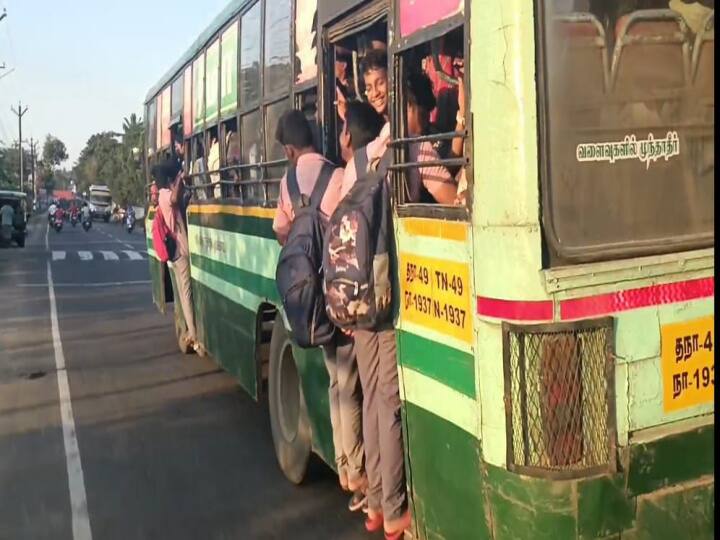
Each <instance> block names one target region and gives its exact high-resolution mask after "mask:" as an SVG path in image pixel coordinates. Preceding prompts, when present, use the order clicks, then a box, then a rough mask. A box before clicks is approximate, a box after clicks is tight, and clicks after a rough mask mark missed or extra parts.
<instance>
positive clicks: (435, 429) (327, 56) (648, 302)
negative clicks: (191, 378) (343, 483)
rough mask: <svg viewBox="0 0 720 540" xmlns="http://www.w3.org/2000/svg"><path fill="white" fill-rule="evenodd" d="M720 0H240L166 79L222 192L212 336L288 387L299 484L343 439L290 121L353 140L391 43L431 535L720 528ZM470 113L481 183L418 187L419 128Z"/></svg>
mask: <svg viewBox="0 0 720 540" xmlns="http://www.w3.org/2000/svg"><path fill="white" fill-rule="evenodd" d="M676 4H677V5H676ZM706 4H707V3H706V2H701V3H695V4H693V6H694V7H693V8H692V9H690V10H687V9H686V7H687V6H686V5H685V4H684V3H682V2H677V3H676V2H670V5H671V6H673V9H670V8H668V3H667V2H661V1H658V2H655V3H653V2H652V1H650V2H644V4H643V9H633V8H632V7H630V6H632V5H633V2H626V1H624V0H607V1H606V2H587V1H585V2H583V1H578V2H574V1H563V0H535V1H533V2H531V1H529V0H484V1H482V2H479V1H476V2H471V1H469V0H365V1H363V0H234V1H232V2H230V3H229V4H228V6H227V8H226V9H225V10H224V11H223V12H222V13H220V14H219V15H218V16H217V17H216V18H215V20H214V21H213V22H212V24H211V25H210V26H209V27H208V28H207V29H206V30H205V31H204V32H203V33H202V34H201V35H200V36H198V37H197V38H196V39H195V41H194V42H193V44H192V46H191V47H190V49H189V50H188V51H187V52H186V53H185V54H184V55H183V56H182V57H181V58H180V59H178V60H177V61H176V62H175V64H174V65H173V66H172V68H171V69H170V70H169V71H168V72H167V73H166V74H165V75H164V76H163V77H162V78H160V79H159V81H158V83H157V84H156V85H155V86H153V87H152V88H151V89H150V91H149V92H148V94H147V98H146V101H145V115H146V123H145V125H146V126H147V127H148V129H147V132H146V144H145V155H146V165H147V170H149V168H150V167H151V166H152V165H153V164H154V163H156V162H157V160H159V159H162V158H163V157H164V156H166V155H169V154H170V153H171V152H172V148H173V145H174V143H175V142H178V143H180V144H182V146H183V148H184V155H183V159H184V167H185V170H186V172H187V174H188V176H189V178H190V179H191V180H190V182H191V183H192V189H193V193H194V195H193V199H192V201H191V204H190V206H189V207H188V209H187V221H188V234H189V245H190V252H191V254H190V260H191V273H192V286H193V295H194V302H195V307H194V309H195V319H196V325H197V329H198V336H199V339H200V340H201V341H202V343H203V345H204V347H205V349H206V350H207V351H208V353H209V354H210V355H211V356H212V357H213V358H214V359H215V361H217V363H218V364H219V365H221V366H222V367H223V368H224V369H225V370H227V371H228V372H229V373H231V374H232V375H234V376H235V377H236V378H237V380H238V383H239V385H240V386H241V387H242V388H243V389H244V390H245V391H246V392H247V393H248V394H249V395H250V396H252V397H253V398H255V399H257V400H259V399H268V401H269V409H270V424H271V429H272V434H273V441H274V447H275V453H276V455H277V460H278V463H279V466H280V468H281V469H282V471H283V472H284V474H285V475H286V476H287V478H288V479H289V480H290V481H292V482H295V483H300V482H302V480H303V479H304V477H305V473H306V469H307V464H308V459H309V457H310V455H311V454H312V453H314V454H316V455H318V456H319V457H320V458H321V459H322V460H324V461H325V462H326V463H327V464H328V466H330V467H334V459H333V446H332V437H331V429H330V420H329V410H328V392H327V385H328V376H327V373H326V371H325V367H324V364H323V360H322V355H321V354H320V351H317V350H303V349H299V348H297V347H294V346H293V345H292V343H291V342H290V340H289V339H288V333H287V330H286V326H285V323H284V319H283V313H282V307H281V302H280V298H279V297H278V292H277V289H276V286H275V281H274V279H275V267H276V263H277V257H278V253H279V250H280V247H279V245H278V243H277V242H276V240H275V238H274V234H273V230H272V218H273V216H274V211H275V210H274V207H275V201H276V199H277V196H278V185H279V180H280V178H281V177H282V174H283V172H284V167H285V162H284V161H283V158H284V155H283V151H282V149H281V148H280V147H279V146H278V145H277V144H276V143H275V141H274V140H273V135H274V130H275V125H276V122H277V119H278V117H279V116H280V115H281V114H282V112H283V111H285V110H288V109H289V108H290V107H294V108H297V109H299V110H302V111H304V112H305V114H306V115H307V117H308V118H309V119H310V120H312V122H313V124H314V125H315V126H316V127H317V131H316V137H317V141H316V142H317V145H318V148H320V149H321V151H322V152H323V153H324V154H325V155H326V156H327V157H328V158H330V159H332V160H334V161H336V162H337V163H339V164H340V163H341V161H340V159H341V158H340V155H339V151H338V139H337V136H338V132H339V130H340V128H341V126H340V121H339V118H338V112H337V106H336V105H337V103H336V99H337V97H336V87H337V85H338V84H339V81H340V79H342V80H343V81H345V82H343V84H346V85H347V87H348V88H350V89H351V94H352V95H354V96H355V97H356V98H361V97H362V96H363V93H364V89H363V81H362V76H361V74H360V73H359V68H358V66H359V61H360V60H362V58H363V56H364V55H365V54H366V53H367V51H368V50H370V49H372V48H377V47H383V48H386V50H387V54H388V58H389V61H388V73H389V114H390V119H391V125H392V138H393V143H392V148H393V157H394V161H393V166H392V167H391V173H390V175H389V176H390V181H391V183H392V187H393V202H392V205H393V218H394V229H393V230H394V236H395V243H396V248H397V249H396V251H397V257H396V259H397V261H396V262H397V264H396V267H397V275H396V282H395V287H394V289H395V293H396V294H395V297H396V298H395V299H396V301H397V302H396V304H397V305H396V313H395V326H396V328H397V345H398V372H399V380H400V395H401V400H402V423H403V435H404V441H405V453H406V461H405V465H406V469H407V475H406V476H407V484H408V485H407V487H408V492H409V495H410V506H411V511H412V516H413V526H412V535H413V537H414V538H418V539H439V538H443V539H446V540H451V539H461V540H464V539H470V538H478V539H542V538H548V539H553V540H557V539H566V538H568V539H569V538H578V539H579V538H583V539H585V538H605V539H609V538H616V539H619V538H637V539H640V538H653V539H655V538H693V539H704V538H708V539H709V538H712V537H713V526H714V517H713V516H714V490H715V488H714V458H713V454H714V432H715V425H714V386H715V376H714V366H715V361H714V354H715V350H714V347H715V342H714V290H715V281H714V247H713V244H714V202H713V201H714V180H715V169H714V128H715V124H714V107H715V102H714V79H713V78H714V71H713V70H714V67H713V65H714V43H715V42H714V10H713V9H710V8H707V7H705V5H706ZM695 8H697V9H695ZM457 60H461V61H462V63H463V65H464V79H463V81H464V84H463V85H462V86H461V85H460V80H459V75H458V73H457V72H456V70H455V68H454V66H456V65H457V62H456V61H457ZM418 70H420V71H422V72H424V73H425V74H427V76H428V77H429V78H430V79H431V81H432V83H433V89H434V91H435V92H436V94H437V102H438V111H436V112H434V113H433V122H435V125H436V126H437V129H436V130H435V132H434V133H430V134H426V135H421V136H417V135H410V134H409V133H408V126H407V121H406V120H407V119H406V96H405V92H404V87H403V81H404V80H405V77H406V74H407V73H409V72H412V71H418ZM461 87H462V89H463V90H462V92H463V97H464V98H465V100H466V114H465V117H464V118H457V121H458V123H460V124H464V126H465V128H464V129H460V130H458V129H456V124H455V120H456V116H455V115H456V112H455V111H457V106H453V103H454V101H455V100H456V99H457V98H458V96H459V95H460V88H461ZM443 103H444V104H445V110H444V113H445V114H446V116H447V114H449V115H450V119H449V120H448V118H443V117H442V116H443V115H442V114H441V112H440V105H441V104H443ZM457 137H462V138H463V154H462V156H461V157H460V158H458V157H447V156H444V157H441V159H440V160H439V163H436V164H435V165H442V166H445V167H447V168H448V170H449V169H454V170H456V171H458V173H457V174H458V175H459V176H458V177H460V178H462V177H464V181H466V182H467V196H466V197H465V198H464V200H463V201H461V202H460V204H454V205H441V204H429V203H417V202H413V199H411V198H410V197H408V189H407V188H408V176H409V173H410V172H411V171H412V170H413V169H418V168H420V167H421V166H423V164H422V163H418V162H411V161H409V156H410V153H409V152H408V149H409V148H410V145H412V144H421V143H424V142H431V143H433V144H436V143H442V142H447V141H448V140H450V139H454V138H457ZM427 165H428V164H427V163H425V166H427ZM148 181H149V177H148ZM153 215H154V212H153V211H152V210H151V212H150V215H149V219H150V220H152V219H153ZM150 230H151V227H148V228H147V231H150ZM148 252H149V253H150V255H153V253H154V252H153V250H152V242H151V236H150V233H149V232H148ZM150 270H151V274H152V280H153V298H154V301H155V303H156V304H157V306H158V307H159V308H160V309H161V310H162V311H164V310H165V309H166V304H168V303H169V302H171V301H172V298H173V296H174V295H173V286H172V281H171V279H170V278H169V277H168V272H167V269H166V268H165V267H164V266H163V265H161V264H160V263H159V262H158V260H157V259H156V258H154V257H152V256H151V257H150ZM183 324H184V323H183V320H182V316H180V315H176V317H175V327H176V332H177V335H178V337H179V338H182V336H183V332H184V328H183ZM179 344H180V346H181V348H183V349H184V342H183V340H182V339H179ZM184 352H187V351H184Z"/></svg>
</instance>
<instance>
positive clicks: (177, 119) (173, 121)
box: [169, 70, 185, 144]
mask: <svg viewBox="0 0 720 540" xmlns="http://www.w3.org/2000/svg"><path fill="white" fill-rule="evenodd" d="M184 76H185V70H181V71H180V73H178V74H177V75H175V78H173V80H172V81H171V82H170V126H169V127H174V126H176V125H177V124H180V123H181V122H182V116H183V104H182V103H181V104H180V112H179V113H178V114H177V115H173V110H172V106H173V101H174V99H175V92H174V88H175V84H176V83H177V82H178V81H182V84H181V85H180V87H181V88H182V89H183V91H184V89H185V87H184V85H185V79H184ZM184 97H185V96H184V95H183V99H184ZM170 144H172V141H171V142H170Z"/></svg>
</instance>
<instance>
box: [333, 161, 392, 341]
mask: <svg viewBox="0 0 720 540" xmlns="http://www.w3.org/2000/svg"><path fill="white" fill-rule="evenodd" d="M390 158H391V154H390V152H389V151H388V152H386V153H385V155H384V156H383V157H382V158H381V159H379V160H375V161H374V162H373V163H372V165H371V166H370V167H369V169H368V160H367V154H366V149H365V148H361V149H359V150H357V151H356V152H355V168H356V170H357V181H356V182H355V185H354V186H353V187H352V189H351V190H350V192H349V193H348V194H347V196H346V197H345V198H344V199H343V200H342V202H341V203H340V204H339V205H338V207H337V209H336V210H335V212H334V213H333V215H332V216H331V217H330V222H329V224H328V228H327V232H326V236H325V250H324V255H323V268H324V271H325V276H324V284H323V285H324V290H325V304H326V307H327V314H328V317H329V318H330V320H331V321H332V322H333V323H334V324H335V325H336V326H338V327H340V328H343V329H349V330H354V329H363V330H372V329H375V328H377V327H378V326H379V325H381V324H382V323H384V322H386V321H387V320H388V319H389V318H390V316H391V285H390V284H391V280H390V243H391V236H390V234H391V229H390V228H391V223H392V221H391V215H390V188H389V185H388V182H387V181H386V176H387V171H388V167H389V165H390Z"/></svg>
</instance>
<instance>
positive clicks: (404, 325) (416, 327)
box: [396, 315, 473, 356]
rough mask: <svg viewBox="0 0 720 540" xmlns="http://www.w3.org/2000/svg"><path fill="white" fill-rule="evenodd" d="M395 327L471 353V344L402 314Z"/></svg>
mask: <svg viewBox="0 0 720 540" xmlns="http://www.w3.org/2000/svg"><path fill="white" fill-rule="evenodd" d="M396 328H398V329H400V330H404V331H405V332H408V333H410V334H415V335H416V336H422V337H424V338H426V339H429V340H431V341H434V342H435V343H440V344H442V345H445V346H446V347H450V348H452V349H455V350H458V351H461V352H464V353H466V354H469V355H471V356H472V355H473V346H472V344H470V343H467V342H466V341H462V340H460V339H457V338H455V337H452V336H449V335H448V334H445V333H443V332H440V331H438V330H435V329H433V328H430V327H429V326H423V325H421V324H417V323H414V322H411V321H408V320H405V319H403V317H402V315H401V316H400V317H399V319H398V322H397V326H396Z"/></svg>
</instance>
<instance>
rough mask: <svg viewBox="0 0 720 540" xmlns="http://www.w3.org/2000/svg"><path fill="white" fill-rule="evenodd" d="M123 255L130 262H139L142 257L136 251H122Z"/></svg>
mask: <svg viewBox="0 0 720 540" xmlns="http://www.w3.org/2000/svg"><path fill="white" fill-rule="evenodd" d="M123 253H124V254H125V255H127V256H128V259H130V260H131V261H141V260H142V255H140V254H139V253H138V252H137V251H130V250H124V251H123Z"/></svg>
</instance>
